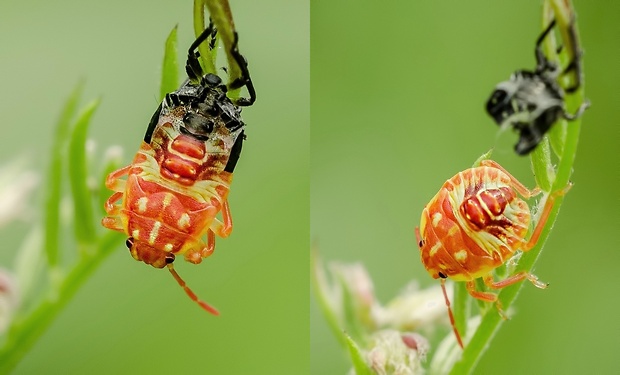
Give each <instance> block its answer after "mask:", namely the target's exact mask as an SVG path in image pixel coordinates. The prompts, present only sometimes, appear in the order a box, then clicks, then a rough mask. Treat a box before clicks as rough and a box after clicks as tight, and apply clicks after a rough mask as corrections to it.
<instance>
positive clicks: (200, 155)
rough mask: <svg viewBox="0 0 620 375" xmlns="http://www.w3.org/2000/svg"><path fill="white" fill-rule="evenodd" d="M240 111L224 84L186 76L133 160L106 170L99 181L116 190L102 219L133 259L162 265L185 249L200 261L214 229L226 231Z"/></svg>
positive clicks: (211, 244)
mask: <svg viewBox="0 0 620 375" xmlns="http://www.w3.org/2000/svg"><path fill="white" fill-rule="evenodd" d="M217 83H219V82H217ZM183 100H185V101H183ZM240 111H241V110H240V109H238V108H237V107H235V106H234V105H233V104H232V103H230V100H229V99H228V98H227V97H226V95H225V86H222V85H219V86H213V87H203V86H198V85H192V84H191V83H190V82H186V84H184V85H183V86H182V87H181V88H180V89H179V90H178V91H176V92H174V93H172V94H169V95H167V96H166V99H164V101H163V103H162V105H161V106H160V108H159V109H158V112H156V115H158V117H156V116H154V119H155V120H156V123H155V122H154V121H153V122H152V125H151V126H150V127H149V130H147V135H146V136H145V139H146V140H148V141H149V143H147V142H145V141H143V142H142V145H141V147H140V150H139V151H138V153H137V154H136V156H135V157H134V160H133V162H132V163H131V164H130V165H128V166H126V167H124V168H121V169H119V170H118V171H116V172H113V173H111V174H110V175H109V176H108V179H107V181H106V186H107V187H108V188H110V189H111V190H113V191H115V193H114V194H113V195H112V196H111V197H110V199H108V201H107V203H106V206H105V208H106V212H107V213H108V215H109V216H108V217H105V218H104V219H103V221H102V224H103V225H104V226H105V227H107V228H110V229H113V230H117V231H121V232H124V233H126V234H127V235H128V236H129V241H128V245H129V246H130V252H131V254H132V256H133V257H134V258H135V259H136V260H141V261H143V262H145V263H147V264H150V265H152V266H153V267H156V268H163V267H165V266H166V265H167V264H169V263H171V262H172V261H174V255H175V254H184V255H185V259H186V260H187V261H190V262H192V263H200V262H201V261H202V258H206V257H208V256H209V255H211V253H212V252H213V250H214V247H215V235H218V236H220V237H227V236H228V235H229V234H230V232H231V231H232V218H231V217H230V212H229V208H228V201H227V197H228V192H229V189H230V184H231V182H232V169H233V168H234V164H235V163H236V159H237V158H238V157H239V153H240V152H241V142H242V141H243V137H244V135H243V130H244V124H243V122H242V121H241V118H240ZM232 159H234V160H232ZM229 161H231V163H230V164H231V165H232V166H231V165H229ZM125 175H127V180H121V179H120V178H121V177H123V176H125ZM220 212H221V214H222V221H220V220H218V219H217V218H216V215H217V214H218V213H220ZM205 235H206V236H207V243H206V244H205V242H204V241H203V239H202V238H203V237H204V236H205ZM171 255H172V256H171Z"/></svg>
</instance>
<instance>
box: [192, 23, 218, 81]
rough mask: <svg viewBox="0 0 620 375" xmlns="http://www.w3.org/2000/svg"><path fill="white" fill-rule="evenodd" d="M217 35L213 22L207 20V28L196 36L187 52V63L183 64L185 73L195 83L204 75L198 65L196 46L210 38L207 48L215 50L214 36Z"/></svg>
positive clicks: (198, 55) (198, 53) (198, 54)
mask: <svg viewBox="0 0 620 375" xmlns="http://www.w3.org/2000/svg"><path fill="white" fill-rule="evenodd" d="M216 35H217V29H216V28H215V26H214V25H213V21H212V20H209V26H207V28H206V29H204V31H203V32H202V33H201V34H200V35H198V38H196V40H195V41H194V43H192V45H191V46H190V47H189V50H188V51H187V63H186V64H185V71H186V72H187V76H188V77H189V79H190V80H192V81H196V80H200V78H202V76H203V75H204V71H203V70H202V66H201V65H200V61H199V60H198V57H200V52H198V46H200V45H201V44H202V43H203V42H204V41H205V40H207V38H209V37H211V40H210V42H209V48H210V49H213V48H215V40H216V39H215V36H216Z"/></svg>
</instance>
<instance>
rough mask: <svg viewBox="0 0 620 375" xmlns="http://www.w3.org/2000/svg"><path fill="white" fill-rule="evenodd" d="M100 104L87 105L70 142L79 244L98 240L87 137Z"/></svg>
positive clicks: (70, 175) (70, 177) (75, 222)
mask: <svg viewBox="0 0 620 375" xmlns="http://www.w3.org/2000/svg"><path fill="white" fill-rule="evenodd" d="M98 105H99V100H95V101H93V102H91V103H90V104H89V105H88V106H86V109H84V111H83V112H82V114H81V115H80V117H79V118H78V120H77V121H76V123H75V127H74V128H73V133H72V134H71V142H70V144H69V181H70V183H71V192H72V195H73V208H74V212H75V220H74V224H75V235H76V238H77V240H78V244H90V243H93V242H95V240H96V232H95V219H94V215H93V207H92V193H91V189H89V187H88V166H87V160H86V137H87V135H88V126H89V125H90V118H91V117H92V115H93V113H94V112H95V110H96V109H97V106H98Z"/></svg>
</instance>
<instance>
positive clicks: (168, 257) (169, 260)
mask: <svg viewBox="0 0 620 375" xmlns="http://www.w3.org/2000/svg"><path fill="white" fill-rule="evenodd" d="M165 261H166V264H170V263H172V262H174V254H167V255H166V258H165Z"/></svg>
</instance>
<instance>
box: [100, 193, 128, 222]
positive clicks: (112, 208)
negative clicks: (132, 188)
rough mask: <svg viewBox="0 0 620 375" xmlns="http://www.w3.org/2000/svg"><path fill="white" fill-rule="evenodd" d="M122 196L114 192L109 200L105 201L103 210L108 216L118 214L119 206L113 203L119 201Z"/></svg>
mask: <svg viewBox="0 0 620 375" xmlns="http://www.w3.org/2000/svg"><path fill="white" fill-rule="evenodd" d="M123 194H124V193H123V192H122V191H117V192H114V194H112V195H111V196H110V198H108V200H107V201H105V205H104V209H105V212H106V213H107V214H108V215H112V216H114V215H118V214H119V212H120V208H121V206H120V205H118V204H114V203H116V202H117V201H118V200H119V199H121V198H122V197H123Z"/></svg>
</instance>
